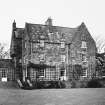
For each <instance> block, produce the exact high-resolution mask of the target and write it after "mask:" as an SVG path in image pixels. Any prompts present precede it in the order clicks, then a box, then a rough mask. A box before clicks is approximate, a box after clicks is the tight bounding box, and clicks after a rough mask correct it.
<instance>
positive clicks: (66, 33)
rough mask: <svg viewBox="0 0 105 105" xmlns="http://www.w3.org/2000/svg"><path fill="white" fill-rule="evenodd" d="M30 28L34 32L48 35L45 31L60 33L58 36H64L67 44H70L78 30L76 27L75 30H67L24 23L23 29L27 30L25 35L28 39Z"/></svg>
mask: <svg viewBox="0 0 105 105" xmlns="http://www.w3.org/2000/svg"><path fill="white" fill-rule="evenodd" d="M32 28H33V30H34V31H35V32H37V31H42V32H45V33H48V32H47V30H48V29H50V31H51V32H53V33H54V32H58V33H60V35H62V34H64V36H65V38H66V42H67V43H70V41H71V40H72V37H73V36H74V34H75V33H76V32H77V30H78V27H77V28H68V27H60V26H51V27H49V26H48V25H42V24H31V23H26V25H25V29H26V30H27V33H28V35H29V37H30V38H31V35H30V33H31V32H32Z"/></svg>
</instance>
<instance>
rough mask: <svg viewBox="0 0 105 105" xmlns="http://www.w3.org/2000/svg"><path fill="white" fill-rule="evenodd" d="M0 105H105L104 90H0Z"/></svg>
mask: <svg viewBox="0 0 105 105" xmlns="http://www.w3.org/2000/svg"><path fill="white" fill-rule="evenodd" d="M0 105H105V88H78V89H76V88H74V89H39V90H38V89H37V90H21V89H0Z"/></svg>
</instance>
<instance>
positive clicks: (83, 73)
mask: <svg viewBox="0 0 105 105" xmlns="http://www.w3.org/2000/svg"><path fill="white" fill-rule="evenodd" d="M82 77H87V69H86V68H84V69H82Z"/></svg>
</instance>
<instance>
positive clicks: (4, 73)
mask: <svg viewBox="0 0 105 105" xmlns="http://www.w3.org/2000/svg"><path fill="white" fill-rule="evenodd" d="M2 77H3V78H5V77H7V74H6V70H5V69H2Z"/></svg>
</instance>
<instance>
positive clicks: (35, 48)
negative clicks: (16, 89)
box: [10, 18, 96, 81]
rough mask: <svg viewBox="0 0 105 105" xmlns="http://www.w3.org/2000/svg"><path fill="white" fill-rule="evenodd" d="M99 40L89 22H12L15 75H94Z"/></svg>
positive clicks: (63, 77)
mask: <svg viewBox="0 0 105 105" xmlns="http://www.w3.org/2000/svg"><path fill="white" fill-rule="evenodd" d="M95 54H96V44H95V41H94V39H93V38H92V36H91V34H90V33H89V31H88V29H87V27H86V25H85V24H84V23H82V24H81V25H80V26H78V27H76V28H68V27H61V26H53V24H52V19H51V18H48V20H47V21H46V22H45V25H42V24H32V23H25V27H24V28H17V27H16V22H15V21H14V22H13V26H12V38H11V47H10V55H11V57H12V60H13V61H14V66H15V70H16V78H18V79H20V80H22V81H25V79H26V78H28V79H29V80H30V81H59V80H61V81H62V80H64V81H71V80H73V79H76V80H81V79H91V77H92V75H93V73H94V72H95Z"/></svg>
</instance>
